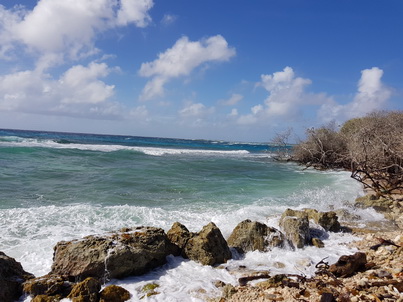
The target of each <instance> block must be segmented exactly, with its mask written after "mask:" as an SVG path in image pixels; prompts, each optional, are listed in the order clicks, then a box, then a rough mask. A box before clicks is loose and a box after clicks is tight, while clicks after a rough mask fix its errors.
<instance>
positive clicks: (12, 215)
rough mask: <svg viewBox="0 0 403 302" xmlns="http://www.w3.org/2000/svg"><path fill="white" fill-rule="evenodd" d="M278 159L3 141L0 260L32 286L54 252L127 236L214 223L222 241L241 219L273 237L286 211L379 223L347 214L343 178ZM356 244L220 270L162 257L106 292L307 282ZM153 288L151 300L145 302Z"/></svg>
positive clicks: (22, 134) (37, 138) (233, 147)
mask: <svg viewBox="0 0 403 302" xmlns="http://www.w3.org/2000/svg"><path fill="white" fill-rule="evenodd" d="M278 152H279V150H278V148H277V147H275V146H272V145H270V144H268V143H244V142H227V141H213V140H189V139H174V138H157V137H137V136H125V135H99V134H80V133H58V132H46V131H24V130H9V129H0V251H2V252H4V253H6V254H7V255H8V256H10V257H13V258H15V259H16V260H17V261H19V262H20V263H21V264H22V266H23V268H24V269H25V270H26V271H28V272H30V273H33V274H34V275H35V276H37V277H39V276H42V275H45V274H47V273H48V272H49V271H50V268H51V265H52V256H53V247H54V246H55V245H56V243H57V242H59V241H62V240H72V239H79V238H82V237H84V236H87V235H91V234H104V233H107V232H110V231H115V230H119V229H121V228H123V227H135V226H154V227H160V228H163V229H164V230H165V231H168V230H169V229H170V227H171V226H172V224H173V223H174V222H176V221H178V222H180V223H182V224H184V225H185V226H186V227H187V228H188V229H189V230H190V231H192V232H198V231H200V230H201V228H202V227H203V226H204V225H206V224H208V223H209V222H214V223H215V224H216V225H217V226H218V227H219V228H220V230H221V232H222V234H223V236H224V237H225V238H228V237H229V235H230V234H231V232H232V230H233V229H234V228H235V227H236V225H237V224H238V223H240V222H241V221H243V220H245V219H250V220H254V221H259V222H262V223H266V224H267V225H269V226H272V227H276V228H278V222H279V217H280V215H281V213H282V212H284V211H285V210H286V209H287V208H293V209H303V208H314V209H317V210H320V211H329V210H339V211H341V212H343V213H346V215H345V217H347V218H345V217H344V216H343V215H341V216H340V220H341V222H342V224H343V219H352V218H351V217H354V220H355V221H356V223H358V224H363V225H365V224H366V223H367V222H369V221H375V220H380V219H382V217H381V216H380V215H379V214H377V213H376V212H374V211H373V210H360V209H356V208H355V207H354V200H355V199H356V198H357V197H358V196H361V195H363V189H362V187H361V185H360V184H359V183H358V182H356V181H354V180H353V179H351V178H350V174H349V173H348V172H346V171H317V170H314V169H306V168H305V167H303V166H300V165H298V164H296V163H293V162H286V161H278V160H276V154H278ZM343 217H344V218H343ZM316 227H318V228H320V227H319V226H316ZM355 239H356V238H354V236H353V235H351V234H349V233H332V232H330V233H328V234H326V236H324V237H323V238H322V240H323V242H324V244H325V247H324V248H321V249H320V248H316V247H311V246H308V247H305V248H303V249H298V250H291V249H280V248H274V249H272V250H271V251H268V252H259V251H254V252H249V253H247V254H245V255H239V254H237V253H235V251H234V253H233V256H234V257H233V258H234V259H231V260H229V261H228V262H227V263H225V264H223V265H221V266H220V267H218V268H213V267H210V266H203V265H201V264H198V263H196V262H194V261H190V260H187V259H184V258H182V257H173V256H168V258H167V264H165V265H164V266H162V267H160V268H157V269H155V270H153V271H151V272H149V273H147V274H145V275H142V276H135V277H130V278H126V279H123V280H110V281H109V282H107V283H106V284H104V286H107V285H109V284H116V285H120V286H122V287H124V288H126V289H127V290H129V291H130V293H131V294H132V298H131V300H130V301H206V300H207V299H208V298H211V297H217V296H219V295H220V289H219V288H217V287H216V286H215V283H216V282H217V281H222V282H225V283H229V284H232V285H237V284H238V278H239V277H241V276H244V275H245V274H251V273H252V272H254V271H270V273H271V274H277V273H293V274H300V275H304V276H311V275H313V274H314V272H315V264H316V263H318V262H319V261H320V260H322V259H327V260H326V261H328V262H329V263H332V262H335V261H336V260H337V259H338V258H339V257H340V256H341V255H344V254H351V253H353V252H354V249H352V248H350V247H348V246H347V243H348V242H351V241H352V240H355ZM150 283H153V284H156V285H158V287H157V288H156V290H155V291H156V292H158V294H155V295H151V296H149V297H147V295H146V294H145V292H144V291H143V287H144V286H145V285H147V284H150ZM30 300H31V298H30V297H22V298H21V301H26V302H28V301H30ZM66 301H68V300H66Z"/></svg>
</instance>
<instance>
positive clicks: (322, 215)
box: [304, 209, 340, 232]
mask: <svg viewBox="0 0 403 302" xmlns="http://www.w3.org/2000/svg"><path fill="white" fill-rule="evenodd" d="M304 211H305V213H307V214H308V219H313V221H315V222H316V223H317V224H319V225H320V226H321V227H323V228H324V229H325V230H326V231H331V232H339V231H340V222H339V220H338V217H337V214H336V212H333V211H329V212H318V211H317V210H314V209H305V210H304Z"/></svg>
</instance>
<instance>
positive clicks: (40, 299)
mask: <svg viewBox="0 0 403 302" xmlns="http://www.w3.org/2000/svg"><path fill="white" fill-rule="evenodd" d="M61 299H62V297H61V296H47V295H39V296H36V297H34V298H33V299H32V300H31V302H59V301H60V300H61Z"/></svg>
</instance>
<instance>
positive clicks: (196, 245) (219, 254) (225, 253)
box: [184, 222, 232, 265]
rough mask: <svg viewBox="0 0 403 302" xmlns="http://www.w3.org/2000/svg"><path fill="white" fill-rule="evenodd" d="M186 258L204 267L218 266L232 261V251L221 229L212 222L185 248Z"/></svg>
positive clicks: (190, 240)
mask: <svg viewBox="0 0 403 302" xmlns="http://www.w3.org/2000/svg"><path fill="white" fill-rule="evenodd" d="M184 251H185V254H186V256H187V257H188V258H189V259H191V260H194V261H197V262H200V263H201V264H203V265H216V264H221V263H224V262H226V261H227V260H229V259H231V257H232V255H231V251H230V250H229V247H228V244H227V242H226V241H225V239H224V237H223V236H222V233H221V231H220V229H219V228H218V227H217V226H216V225H215V224H214V223H213V222H210V223H209V224H208V225H206V226H204V227H203V229H202V230H201V231H200V232H199V233H197V234H196V235H195V236H194V237H192V238H190V239H189V240H188V241H187V243H186V246H185V249H184Z"/></svg>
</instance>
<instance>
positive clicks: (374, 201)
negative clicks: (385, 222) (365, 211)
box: [355, 195, 394, 212]
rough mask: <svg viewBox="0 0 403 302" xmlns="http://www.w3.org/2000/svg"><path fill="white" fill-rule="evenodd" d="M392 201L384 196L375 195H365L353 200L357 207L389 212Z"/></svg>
mask: <svg viewBox="0 0 403 302" xmlns="http://www.w3.org/2000/svg"><path fill="white" fill-rule="evenodd" d="M393 203H394V201H393V200H392V199H389V198H385V197H379V198H378V197H377V196H375V195H365V196H362V197H358V198H357V199H356V200H355V205H356V206H357V207H359V208H370V207H372V208H374V209H375V210H376V211H378V212H390V209H391V207H392V206H393Z"/></svg>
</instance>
